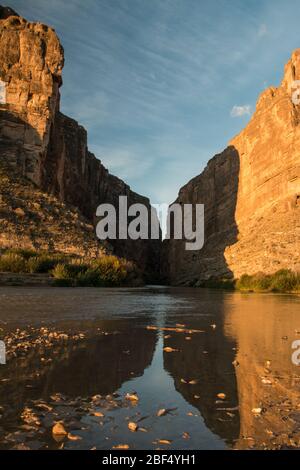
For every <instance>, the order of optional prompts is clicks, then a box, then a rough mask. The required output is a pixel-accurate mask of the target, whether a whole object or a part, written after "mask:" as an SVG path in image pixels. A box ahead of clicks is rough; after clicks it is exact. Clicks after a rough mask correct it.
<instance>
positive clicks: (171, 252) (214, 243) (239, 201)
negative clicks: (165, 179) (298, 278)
mask: <svg viewBox="0 0 300 470" xmlns="http://www.w3.org/2000/svg"><path fill="white" fill-rule="evenodd" d="M299 78H300V49H298V50H296V51H295V52H294V53H293V54H292V57H291V59H290V61H289V62H288V64H287V66H286V68H285V74H284V78H283V81H282V83H281V85H280V86H279V87H278V88H268V89H267V90H266V91H265V92H264V93H262V95H261V96H260V98H259V100H258V103H257V107H256V111H255V113H254V114H253V116H252V118H251V120H250V122H249V124H248V125H247V126H246V128H245V129H244V130H243V131H242V132H241V133H240V134H239V135H238V136H236V137H235V138H234V139H233V140H232V141H231V142H230V145H229V147H228V148H227V149H225V150H224V151H223V152H222V153H221V154H219V155H216V156H215V157H214V158H213V159H212V160H210V161H209V162H208V164H207V167H206V168H205V170H204V171H203V173H201V175H199V176H196V177H195V178H193V179H192V180H191V181H190V182H189V183H187V184H186V185H185V186H184V187H183V188H181V190H180V192H179V196H178V199H177V201H176V202H180V203H192V204H197V203H198V204H199V203H202V204H204V205H205V244H204V247H203V249H202V250H200V251H186V250H185V246H184V242H183V241H179V240H170V241H166V242H164V244H163V245H164V248H163V272H164V274H165V275H166V276H167V277H169V279H170V280H171V282H172V283H174V284H185V285H196V286H197V285H199V284H201V282H203V281H204V280H206V279H210V278H222V277H227V278H232V277H240V276H241V275H242V274H244V273H247V274H254V273H257V272H264V273H274V272H276V271H277V270H279V269H282V268H288V269H292V270H295V271H296V270H300V226H299V215H300V212H299V211H300V150H299V143H298V142H299V136H300V105H298V104H294V103H293V102H292V92H293V89H292V84H293V81H294V80H299Z"/></svg>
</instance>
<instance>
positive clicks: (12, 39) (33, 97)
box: [0, 7, 160, 277]
mask: <svg viewBox="0 0 300 470" xmlns="http://www.w3.org/2000/svg"><path fill="white" fill-rule="evenodd" d="M12 15H14V16H12ZM0 62H1V73H0V80H2V81H3V82H5V84H6V103H3V104H0V155H1V162H5V163H6V164H7V163H8V164H9V165H10V166H11V167H12V168H14V169H16V170H17V171H18V173H19V174H20V176H23V177H26V178H28V179H29V180H31V181H32V182H33V183H35V185H37V187H38V188H40V189H42V190H43V191H44V192H46V193H48V194H52V195H55V196H56V197H57V198H58V199H60V200H61V201H62V202H63V203H65V204H70V205H71V206H73V207H75V208H77V209H78V210H79V211H80V213H81V214H82V215H83V216H84V217H85V218H86V219H87V221H88V222H89V223H93V224H94V223H95V222H96V217H95V214H96V208H97V207H98V205H99V204H101V203H112V204H114V205H116V204H117V203H118V198H119V196H120V195H126V196H128V204H129V205H131V204H133V203H143V204H145V205H146V206H147V207H148V208H149V209H150V201H149V200H148V199H147V198H145V197H143V196H140V195H138V194H136V193H134V192H133V191H131V189H130V188H129V186H128V185H127V184H126V183H124V182H123V181H122V180H120V179H119V178H117V177H115V176H113V175H111V174H110V173H109V172H108V171H107V169H106V168H105V167H104V166H103V165H102V163H101V162H100V160H98V159H97V158H96V157H95V156H94V155H93V154H92V153H90V152H89V150H88V147H87V133H86V131H85V129H84V128H83V127H82V126H80V125H79V124H78V123H77V122H76V121H74V120H73V119H71V118H69V117H67V116H64V115H63V114H62V113H60V110H59V102H60V93H59V89H60V87H61V85H62V69H63V65H64V51H63V48H62V46H61V44H60V42H59V39H58V37H57V35H56V33H55V31H54V30H53V29H52V28H50V27H48V26H46V25H43V24H41V23H30V22H28V21H26V20H25V19H24V18H21V17H18V16H16V14H15V12H13V11H12V10H10V9H8V8H3V7H1V9H0ZM33 202H34V201H33ZM2 233H3V232H2ZM94 237H95V233H94ZM20 242H22V240H20ZM113 244H114V250H115V253H116V254H117V255H120V256H123V257H126V258H128V259H131V260H133V261H136V262H137V263H138V264H139V265H140V266H141V268H142V269H143V270H144V271H145V272H146V274H150V275H151V277H153V275H155V273H156V274H157V273H158V271H159V247H160V243H159V240H157V241H147V240H138V241H131V240H124V241H117V242H115V241H114V242H113ZM66 248H68V247H66Z"/></svg>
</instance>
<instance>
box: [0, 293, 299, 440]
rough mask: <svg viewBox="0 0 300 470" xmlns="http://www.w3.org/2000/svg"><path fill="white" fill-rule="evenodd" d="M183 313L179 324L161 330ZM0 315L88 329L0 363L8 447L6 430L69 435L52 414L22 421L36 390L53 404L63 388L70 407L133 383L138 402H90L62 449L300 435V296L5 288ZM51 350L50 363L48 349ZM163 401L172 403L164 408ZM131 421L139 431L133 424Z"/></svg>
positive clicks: (17, 323)
mask: <svg viewBox="0 0 300 470" xmlns="http://www.w3.org/2000/svg"><path fill="white" fill-rule="evenodd" d="M178 324H180V325H184V326H180V328H183V329H184V331H183V332H178V331H173V330H171V331H166V330H165V328H171V329H172V328H174V329H176V328H178ZM176 325H177V326H176ZM0 326H1V327H2V331H1V332H0V338H1V334H2V335H3V337H4V335H5V334H6V333H7V332H9V331H14V330H15V329H16V328H20V329H22V328H28V327H32V326H33V327H35V328H39V327H41V326H50V327H52V328H53V327H54V328H55V329H57V330H59V331H65V332H72V331H74V332H75V331H76V332H78V331H80V332H83V333H84V335H85V336H84V338H83V339H82V340H80V341H78V342H76V344H73V343H72V344H68V343H64V344H62V345H61V346H60V347H56V348H55V350H53V351H48V352H46V353H45V351H39V350H38V349H37V350H35V351H31V352H29V353H28V354H25V355H24V356H22V357H21V358H17V359H11V360H9V361H8V363H7V364H6V365H2V366H0V406H1V407H3V409H4V410H9V412H3V415H2V417H0V448H7V447H9V444H8V441H7V434H8V433H16V434H14V436H18V438H19V442H25V443H26V442H27V441H28V442H29V441H30V443H31V446H32V447H34V448H39V447H41V448H58V447H60V446H61V442H60V443H57V442H56V441H55V440H54V439H53V438H52V435H51V432H50V431H51V426H50V425H51V423H48V427H49V430H46V431H45V432H44V433H43V432H41V431H40V432H39V435H38V436H34V437H33V434H34V432H33V431H32V430H31V433H30V429H29V428H28V429H26V427H25V429H24V428H22V431H20V426H21V425H22V421H21V420H20V415H21V413H22V411H23V410H24V408H25V407H26V406H30V404H31V403H32V402H34V401H38V400H44V402H46V403H49V402H51V398H50V397H51V396H53V394H57V393H61V394H63V396H64V399H65V400H66V403H65V407H66V408H65V409H67V404H68V403H72V400H73V401H74V400H75V399H78V397H80V399H82V400H84V399H87V398H89V397H92V396H94V395H98V394H99V395H102V396H106V395H112V394H115V396H116V397H120V399H121V400H122V399H123V397H124V396H125V395H126V393H131V392H136V393H137V395H138V397H139V400H138V402H137V403H136V404H132V403H130V402H128V403H127V404H126V403H125V404H124V403H123V405H122V406H118V407H115V408H113V407H110V408H109V409H107V410H106V411H105V412H104V413H103V414H104V415H105V416H104V418H103V419H101V418H99V417H98V418H96V417H95V416H91V415H90V413H89V412H86V413H85V414H84V415H82V414H81V416H80V418H78V417H77V421H80V423H79V426H78V430H77V431H76V432H74V433H75V434H76V435H78V436H79V437H80V440H77V441H71V440H67V439H66V440H65V441H64V443H63V446H64V448H83V449H90V448H93V447H95V448H97V449H110V448H112V447H113V446H116V445H119V444H127V445H129V447H130V448H135V449H157V448H166V449H224V448H251V447H264V446H271V447H272V446H279V445H282V446H289V445H291V442H292V444H293V445H296V446H297V445H298V442H299V444H300V369H299V367H297V366H296V365H293V363H292V361H291V355H292V352H293V350H292V347H291V345H292V342H293V341H295V340H297V339H300V297H297V296H288V295H267V294H264V295H260V294H240V293H227V292H220V291H210V290H203V289H189V288H182V289H181V288H163V287H147V288H139V289H91V288H90V289H85V288H83V289H80V288H78V289H69V288H67V289H65V288H45V289H37V288H17V287H16V288H15V287H10V288H4V287H2V288H0ZM149 327H151V328H149ZM186 330H201V331H196V332H192V333H189V332H188V331H186ZM166 347H167V348H172V349H173V351H172V352H167V351H165V350H164V348H166ZM51 355H52V359H51V362H50V361H49V362H47V360H46V361H45V360H44V358H45V357H46V358H47V357H48V356H49V357H50V356H51ZM189 382H192V383H189ZM220 394H222V395H220ZM218 395H219V396H218ZM123 402H124V400H123ZM125 402H126V401H125ZM99 409H100V408H99ZM160 409H166V410H169V411H168V413H167V414H166V415H165V416H160V417H158V416H157V411H158V410H160ZM253 409H260V410H261V411H260V413H254V412H253ZM129 421H134V422H136V423H138V425H139V427H140V428H142V432H141V431H137V432H131V431H130V430H129V429H128V422H129ZM43 426H45V428H47V423H46V421H45V422H44V423H43ZM26 433H29V434H28V436H29V437H28V436H27V434H26ZM5 436H6V437H5ZM159 440H163V441H168V442H169V443H166V442H164V443H161V442H159ZM30 443H29V447H30ZM32 443H33V444H32Z"/></svg>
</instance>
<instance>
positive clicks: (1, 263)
mask: <svg viewBox="0 0 300 470" xmlns="http://www.w3.org/2000/svg"><path fill="white" fill-rule="evenodd" d="M0 271H4V272H10V273H24V272H26V260H25V258H23V257H22V256H21V255H19V254H17V253H4V254H3V255H2V256H0Z"/></svg>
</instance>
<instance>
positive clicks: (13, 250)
mask: <svg viewBox="0 0 300 470" xmlns="http://www.w3.org/2000/svg"><path fill="white" fill-rule="evenodd" d="M5 254H15V255H20V256H21V257H22V258H24V259H25V260H28V259H29V258H31V257H33V256H37V252H36V251H34V250H29V249H28V250H27V249H25V248H10V249H8V250H6V252H5Z"/></svg>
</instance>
